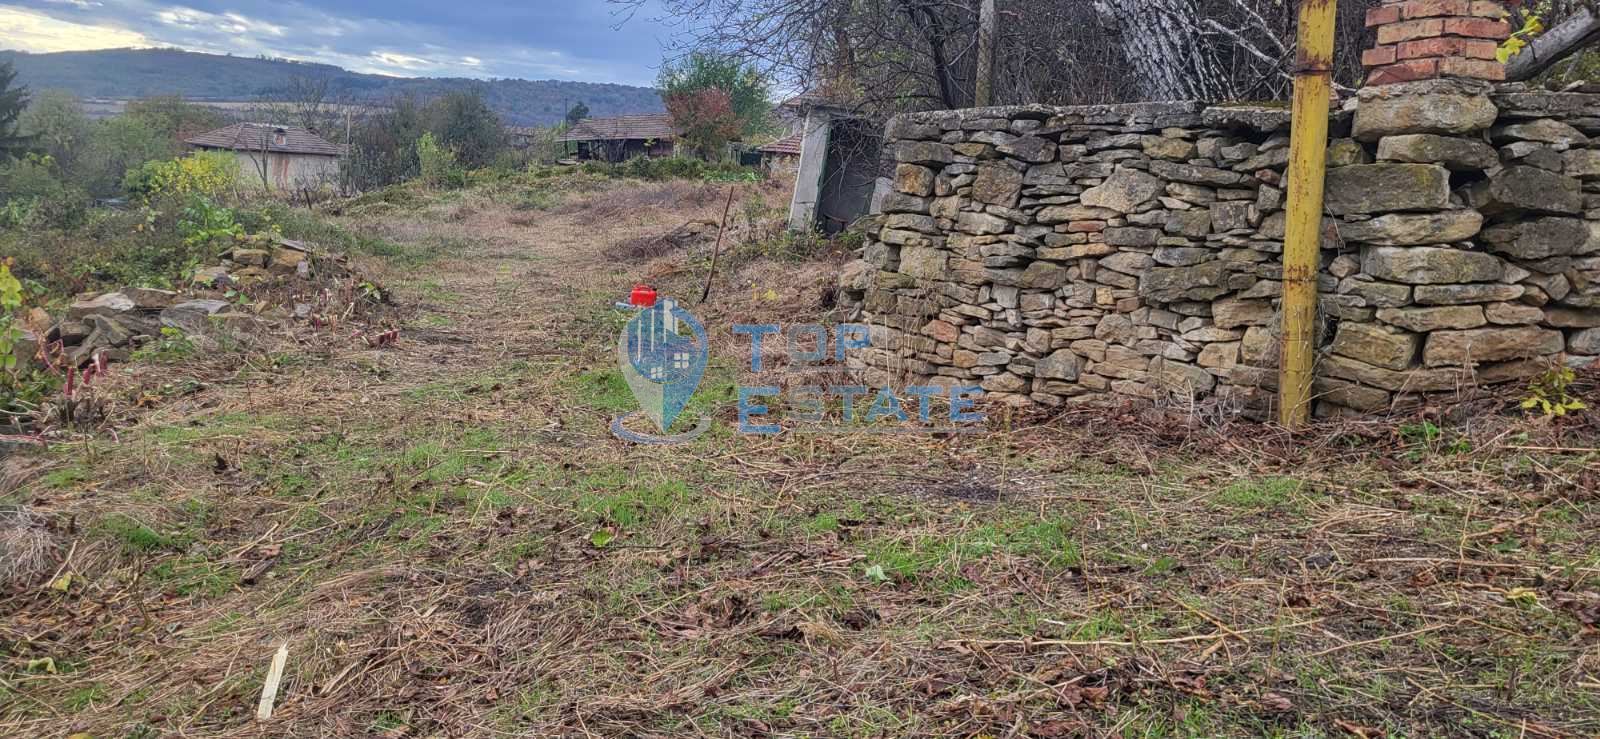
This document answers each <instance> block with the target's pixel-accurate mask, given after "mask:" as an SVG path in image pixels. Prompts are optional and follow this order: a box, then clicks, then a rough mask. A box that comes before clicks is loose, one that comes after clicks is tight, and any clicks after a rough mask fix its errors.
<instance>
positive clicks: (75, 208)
mask: <svg viewBox="0 0 1600 739" xmlns="http://www.w3.org/2000/svg"><path fill="white" fill-rule="evenodd" d="M88 203H89V194H88V193H86V192H84V191H83V190H82V189H81V188H78V187H76V186H73V185H72V184H70V183H68V182H67V181H66V180H65V179H64V178H63V177H62V176H61V172H60V169H59V168H58V167H57V166H56V162H55V159H54V158H53V157H51V156H49V155H48V154H46V155H40V154H29V155H27V156H25V157H23V158H22V159H21V160H18V161H16V162H12V163H10V164H7V165H4V166H0V228H26V229H38V228H71V227H73V226H76V225H78V224H80V223H82V222H83V217H84V214H85V213H86V212H87V210H88Z"/></svg>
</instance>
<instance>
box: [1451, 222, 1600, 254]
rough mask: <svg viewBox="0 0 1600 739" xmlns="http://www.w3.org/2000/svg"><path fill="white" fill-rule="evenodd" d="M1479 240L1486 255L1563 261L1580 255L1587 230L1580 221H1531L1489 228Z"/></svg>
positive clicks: (1587, 239)
mask: <svg viewBox="0 0 1600 739" xmlns="http://www.w3.org/2000/svg"><path fill="white" fill-rule="evenodd" d="M1480 239H1481V240H1482V241H1483V243H1484V244H1486V245H1487V246H1488V247H1489V251H1492V252H1494V253H1496V254H1503V255H1505V256H1508V257H1512V258H1514V259H1547V258H1550V257H1567V256H1574V255H1577V254H1580V253H1582V252H1583V250H1584V248H1585V246H1586V244H1588V242H1589V226H1588V224H1586V223H1585V222H1584V221H1583V220H1582V219H1580V218H1558V217H1547V218H1535V219H1532V220H1527V221H1519V222H1516V223H1504V224H1500V225H1497V226H1490V227H1489V228H1487V229H1484V231H1483V234H1482V236H1481V237H1480ZM1454 240H1457V239H1452V241H1454Z"/></svg>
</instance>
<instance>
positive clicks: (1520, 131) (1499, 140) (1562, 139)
mask: <svg viewBox="0 0 1600 739" xmlns="http://www.w3.org/2000/svg"><path fill="white" fill-rule="evenodd" d="M1489 139H1490V140H1491V141H1493V142H1495V143H1496V144H1508V143H1511V142H1513V141H1538V142H1540V143H1545V144H1555V145H1557V146H1562V147H1567V148H1571V147H1574V146H1582V145H1584V144H1587V143H1589V137H1588V136H1585V135H1583V132H1582V131H1579V130H1578V129H1576V128H1573V127H1572V126H1569V125H1567V124H1565V123H1562V122H1561V121H1558V120H1555V119H1553V118H1539V119H1537V120H1532V121H1521V122H1518V123H1509V124H1506V125H1503V126H1495V127H1494V130H1492V131H1491V132H1490V133H1489Z"/></svg>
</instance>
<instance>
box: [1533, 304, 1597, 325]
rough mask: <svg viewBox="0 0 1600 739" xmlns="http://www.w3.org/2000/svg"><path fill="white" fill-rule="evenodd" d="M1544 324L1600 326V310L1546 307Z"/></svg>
mask: <svg viewBox="0 0 1600 739" xmlns="http://www.w3.org/2000/svg"><path fill="white" fill-rule="evenodd" d="M1544 324H1545V325H1546V326H1551V327H1554V328H1600V310H1596V309H1593V308H1564V307H1553V308H1546V309H1545V311H1544Z"/></svg>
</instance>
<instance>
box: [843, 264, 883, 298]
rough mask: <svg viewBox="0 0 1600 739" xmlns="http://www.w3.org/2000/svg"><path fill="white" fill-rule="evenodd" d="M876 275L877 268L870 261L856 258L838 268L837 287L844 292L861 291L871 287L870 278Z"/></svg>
mask: <svg viewBox="0 0 1600 739" xmlns="http://www.w3.org/2000/svg"><path fill="white" fill-rule="evenodd" d="M877 275H878V268H877V266H876V265H874V264H873V263H871V262H868V261H866V260H863V259H857V260H855V261H852V262H850V263H848V264H846V265H845V266H844V267H843V268H842V269H840V270H839V288H840V289H841V290H844V291H845V292H851V293H862V292H866V291H867V289H868V288H870V287H872V278H874V277H876V276H877Z"/></svg>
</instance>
